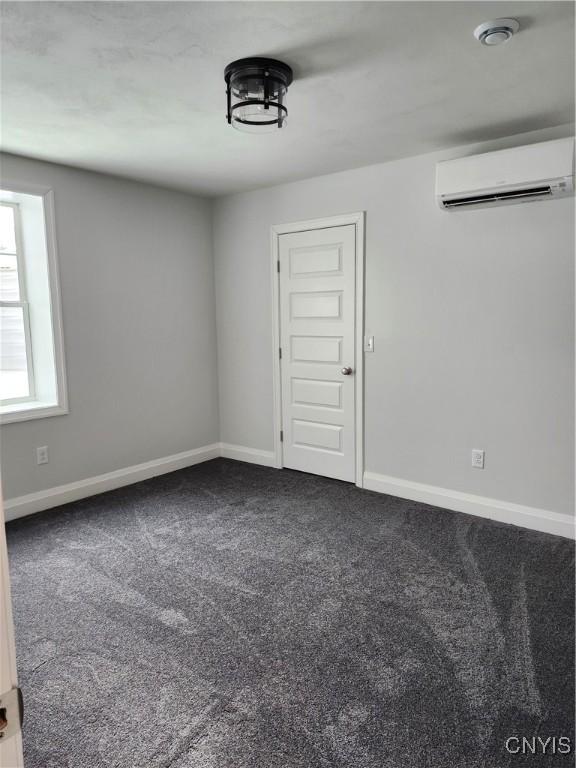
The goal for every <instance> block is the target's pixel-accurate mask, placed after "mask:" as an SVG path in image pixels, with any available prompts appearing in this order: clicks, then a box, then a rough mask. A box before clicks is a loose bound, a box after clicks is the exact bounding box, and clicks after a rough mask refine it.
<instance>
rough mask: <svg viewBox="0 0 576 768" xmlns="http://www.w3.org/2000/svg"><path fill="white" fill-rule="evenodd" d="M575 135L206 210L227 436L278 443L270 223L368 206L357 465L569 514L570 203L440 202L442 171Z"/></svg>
mask: <svg viewBox="0 0 576 768" xmlns="http://www.w3.org/2000/svg"><path fill="white" fill-rule="evenodd" d="M569 133H570V129H569V127H560V128H559V129H555V130H550V131H547V132H542V133H538V134H526V135H523V136H517V137H514V138H512V139H509V140H506V141H500V142H493V143H491V144H488V145H482V146H479V145H476V146H473V147H466V148H464V149H460V150H454V151H453V152H449V153H446V152H445V153H442V154H431V155H425V156H420V157H415V158H411V159H408V160H400V161H397V162H391V163H387V164H383V165H376V166H371V167H367V168H363V169H359V170H354V171H347V172H344V173H338V174H334V175H330V176H323V177H320V178H315V179H310V180H307V181H303V182H297V183H294V184H288V185H283V186H277V187H273V188H270V189H264V190H260V191H256V192H250V193H243V194H239V195H235V196H231V197H227V198H223V199H221V200H219V201H217V203H216V204H215V218H214V247H215V274H216V300H217V325H218V360H219V363H218V365H219V391H220V439H221V440H222V441H224V442H228V443H236V444H239V445H244V446H249V447H252V448H259V449H267V450H271V449H272V447H273V435H272V361H271V343H272V341H271V320H270V319H271V313H272V307H271V288H270V280H271V270H270V225H272V224H281V223H286V222H290V221H297V220H302V219H309V218H315V217H320V216H329V215H335V214H339V213H346V212H351V211H360V210H365V211H366V331H367V333H369V334H374V335H375V337H376V338H375V352H374V353H373V354H368V355H366V369H365V370H366V399H365V406H366V429H365V442H366V465H365V469H366V470H369V471H372V472H378V473H381V474H385V475H391V476H393V477H397V478H402V479H406V480H412V481H417V482H420V483H427V484H431V485H436V486H441V487H444V488H449V489H453V490H457V491H464V492H468V493H474V494H479V495H482V496H488V497H492V498H495V499H499V500H502V501H511V502H516V503H519V504H526V505H529V506H533V507H540V508H544V509H547V510H552V511H556V512H564V513H572V512H573V509H574V482H573V469H574V418H573V417H574V410H573V404H574V380H573V371H574V338H573V329H574V317H573V312H574V295H573V288H574V279H573V278H574V275H573V269H574V262H573V258H574V208H573V206H574V201H573V200H571V199H564V200H558V201H549V202H542V203H535V204H524V205H517V206H510V207H502V208H493V209H489V210H480V211H479V210H474V211H465V212H464V211H462V212H458V213H453V214H448V213H445V212H442V211H440V210H439V209H438V208H437V207H436V204H435V201H434V174H435V165H436V162H437V161H438V160H439V159H445V158H447V157H451V156H460V155H464V154H473V153H474V152H478V151H490V150H492V149H497V148H500V147H504V146H510V145H514V144H518V145H519V144H526V143H530V142H532V141H538V140H543V139H549V138H557V137H559V136H565V135H569ZM472 448H484V449H485V451H486V468H485V469H484V470H483V471H482V470H476V469H472V468H471V466H470V452H471V449H472Z"/></svg>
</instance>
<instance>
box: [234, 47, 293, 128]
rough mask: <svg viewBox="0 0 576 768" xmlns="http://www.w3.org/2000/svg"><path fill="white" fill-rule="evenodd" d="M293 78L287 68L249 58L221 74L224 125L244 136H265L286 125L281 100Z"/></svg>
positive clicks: (283, 102)
mask: <svg viewBox="0 0 576 768" xmlns="http://www.w3.org/2000/svg"><path fill="white" fill-rule="evenodd" d="M292 78H293V74H292V69H291V68H290V67H289V66H288V64H284V62H282V61H277V60H276V59H265V58H260V57H252V58H249V59H239V60H238V61H233V62H232V63H231V64H228V66H227V67H226V69H225V70H224V80H225V81H226V96H227V104H228V109H227V112H226V119H227V120H228V124H229V125H232V126H233V127H234V128H237V129H238V130H241V131H247V132H248V133H266V132H268V131H273V130H276V129H277V128H282V127H284V126H285V125H286V118H287V117H288V110H287V109H286V104H285V98H286V93H287V91H288V86H289V85H290V84H291V82H292Z"/></svg>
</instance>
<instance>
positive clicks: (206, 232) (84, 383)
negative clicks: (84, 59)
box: [1, 155, 218, 498]
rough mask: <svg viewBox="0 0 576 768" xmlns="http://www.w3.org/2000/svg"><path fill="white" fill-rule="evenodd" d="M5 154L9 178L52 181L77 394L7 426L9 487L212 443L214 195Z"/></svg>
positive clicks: (19, 488)
mask: <svg viewBox="0 0 576 768" xmlns="http://www.w3.org/2000/svg"><path fill="white" fill-rule="evenodd" d="M2 159H3V163H2V166H3V167H2V171H3V177H4V179H5V180H15V181H26V182H28V183H33V184H40V185H47V186H50V187H52V188H53V190H54V195H55V207H56V235H57V244H58V256H59V262H60V282H61V290H62V311H63V320H64V340H65V351H66V363H67V373H68V395H69V402H70V413H69V415H66V416H57V417H53V418H48V419H39V420H35V421H28V422H21V423H17V424H7V425H4V426H3V427H2V430H1V431H2V442H1V454H2V480H3V485H4V495H5V497H6V498H12V497H15V496H20V495H21V494H26V493H31V492H34V491H39V490H43V489H46V488H50V487H53V486H57V485H61V484H64V483H69V482H73V481H76V480H81V479H83V478H87V477H92V476H94V475H99V474H101V473H105V472H110V471H113V470H116V469H121V468H123V467H127V466H131V465H134V464H138V463H140V462H144V461H149V460H152V459H156V458H160V457H164V456H169V455H171V454H174V453H178V452H180V451H186V450H189V449H192V448H198V447H201V446H204V445H207V444H210V443H213V442H216V441H217V440H218V403H217V383H216V381H217V370H216V328H215V313H214V275H213V262H212V231H211V204H210V202H209V201H208V200H202V199H199V198H195V197H192V196H190V195H186V194H181V193H178V192H172V191H168V190H164V189H160V188H156V187H153V186H147V185H143V184H138V183H134V182H129V181H123V180H120V179H116V178H112V177H108V176H103V175H99V174H94V173H88V172H83V171H78V170H73V169H70V168H66V167H63V166H58V165H53V164H49V163H43V162H36V161H33V160H28V159H23V158H19V157H14V156H10V155H5V156H3V158H2ZM38 445H48V446H49V452H50V462H49V464H47V465H43V466H37V465H36V461H35V446H38Z"/></svg>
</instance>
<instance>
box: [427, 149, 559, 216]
mask: <svg viewBox="0 0 576 768" xmlns="http://www.w3.org/2000/svg"><path fill="white" fill-rule="evenodd" d="M573 193H574V139H573V138H572V137H570V138H567V139H554V140H552V141H541V142H539V143H536V144H527V145H525V146H522V147H510V148H509V149H499V150H497V151H495V152H484V153H483V154H481V155H467V156H465V157H457V158H454V159H453V160H443V161H441V162H439V163H437V165H436V201H437V204H438V205H439V206H440V208H441V209H442V210H443V211H467V210H471V209H472V208H480V209H486V208H490V207H492V206H497V205H512V204H514V203H532V202H546V201H550V200H557V199H558V198H561V197H568V196H569V195H572V194H573ZM546 204H547V205H548V203H546Z"/></svg>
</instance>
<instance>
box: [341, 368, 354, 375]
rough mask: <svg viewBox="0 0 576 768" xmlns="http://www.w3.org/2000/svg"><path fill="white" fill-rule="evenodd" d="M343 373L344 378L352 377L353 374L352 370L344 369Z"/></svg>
mask: <svg viewBox="0 0 576 768" xmlns="http://www.w3.org/2000/svg"><path fill="white" fill-rule="evenodd" d="M341 373H342V376H350V374H351V373H352V368H342V371H341Z"/></svg>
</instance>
